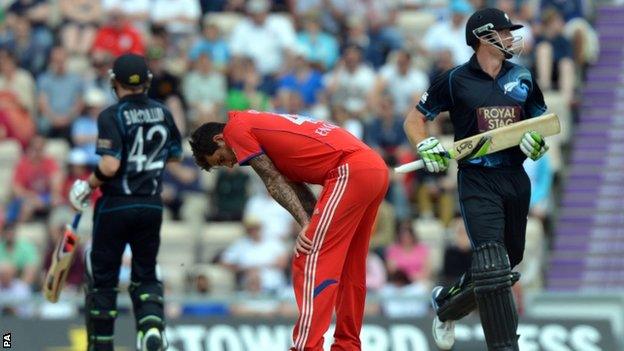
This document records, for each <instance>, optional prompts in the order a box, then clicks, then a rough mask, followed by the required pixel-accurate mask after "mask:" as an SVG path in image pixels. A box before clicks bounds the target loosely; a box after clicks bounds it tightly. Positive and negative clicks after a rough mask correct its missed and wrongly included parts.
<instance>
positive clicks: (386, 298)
mask: <svg viewBox="0 0 624 351" xmlns="http://www.w3.org/2000/svg"><path fill="white" fill-rule="evenodd" d="M428 292H429V290H428V287H427V285H426V284H422V283H420V282H413V281H412V280H410V277H408V275H407V274H406V273H405V272H404V271H402V270H397V271H394V272H393V273H390V275H389V277H388V284H386V285H384V286H383V287H382V288H381V290H380V292H379V296H380V298H381V310H382V313H383V314H384V316H386V317H388V318H418V317H423V316H425V315H426V314H427V311H428V310H429V303H428V301H427V293H428Z"/></svg>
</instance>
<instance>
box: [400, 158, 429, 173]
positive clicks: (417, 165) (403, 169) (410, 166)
mask: <svg viewBox="0 0 624 351" xmlns="http://www.w3.org/2000/svg"><path fill="white" fill-rule="evenodd" d="M424 167H425V162H424V161H423V160H417V161H413V162H410V163H406V164H403V165H400V166H399V167H396V168H394V171H395V172H396V173H409V172H412V171H416V170H419V169H421V168H424Z"/></svg>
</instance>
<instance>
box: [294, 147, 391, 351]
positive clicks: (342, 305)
mask: <svg viewBox="0 0 624 351" xmlns="http://www.w3.org/2000/svg"><path fill="white" fill-rule="evenodd" d="M387 189H388V168H387V167H386V165H385V163H384V161H383V160H382V159H381V157H380V156H379V155H377V154H376V153H375V152H374V151H372V150H362V151H357V152H355V153H353V154H350V155H348V156H346V157H345V158H344V159H343V160H342V162H341V164H340V165H339V166H338V167H337V168H336V169H334V170H332V171H330V173H329V174H328V178H327V179H326V181H325V184H324V188H323V191H322V193H321V195H320V197H319V199H318V201H317V204H316V208H315V210H314V214H313V216H312V218H311V220H310V225H309V226H308V230H307V233H306V234H307V236H308V238H310V239H311V240H312V243H313V244H312V252H311V253H310V254H309V255H300V256H299V257H298V258H297V257H295V258H294V259H293V264H292V268H293V269H292V272H293V273H292V274H293V287H294V289H295V297H296V299H297V305H298V306H299V318H298V319H297V323H296V324H295V328H294V331H293V342H294V347H293V348H292V349H291V350H296V351H317V350H323V334H325V332H326V331H327V329H328V328H329V324H330V322H331V319H332V314H333V312H334V310H335V311H336V330H335V333H334V343H333V345H332V347H331V350H349V351H351V350H360V349H361V346H360V345H361V343H360V330H361V328H362V319H363V315H364V303H365V299H366V257H367V254H368V245H369V240H370V236H371V231H372V228H373V225H374V223H375V218H376V215H377V209H378V208H379V205H380V204H381V202H382V200H383V198H384V196H385V195H386V191H387Z"/></svg>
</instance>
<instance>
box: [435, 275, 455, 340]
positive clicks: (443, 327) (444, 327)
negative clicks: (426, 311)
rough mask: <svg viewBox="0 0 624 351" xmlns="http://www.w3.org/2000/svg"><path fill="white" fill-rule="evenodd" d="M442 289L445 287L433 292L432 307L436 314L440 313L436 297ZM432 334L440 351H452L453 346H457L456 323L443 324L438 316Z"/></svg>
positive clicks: (438, 287) (437, 288) (439, 287)
mask: <svg viewBox="0 0 624 351" xmlns="http://www.w3.org/2000/svg"><path fill="white" fill-rule="evenodd" d="M442 289H443V287H441V286H436V287H435V288H433V290H432V291H431V305H432V306H433V309H434V310H435V311H436V313H437V311H438V304H437V302H436V297H438V295H439V294H440V292H441V291H442ZM431 333H432V334H433V340H434V341H435V343H436V345H437V346H438V348H439V349H440V350H450V349H451V348H452V347H453V344H455V321H446V322H442V321H441V320H440V318H438V316H437V315H436V316H435V318H433V325H432V326H431Z"/></svg>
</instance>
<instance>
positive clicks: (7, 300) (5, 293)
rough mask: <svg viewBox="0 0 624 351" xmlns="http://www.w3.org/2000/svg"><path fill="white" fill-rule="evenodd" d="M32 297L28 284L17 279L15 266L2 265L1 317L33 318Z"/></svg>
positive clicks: (0, 264)
mask: <svg viewBox="0 0 624 351" xmlns="http://www.w3.org/2000/svg"><path fill="white" fill-rule="evenodd" d="M31 296H32V291H31V290H30V288H29V287H28V284H26V283H25V282H23V281H22V280H20V279H19V278H17V277H16V271H15V266H13V265H12V264H10V263H8V262H2V263H0V306H2V307H0V315H1V316H3V317H7V316H17V317H20V318H32V316H33V312H34V310H33V308H32V305H31V298H32V297H31Z"/></svg>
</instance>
